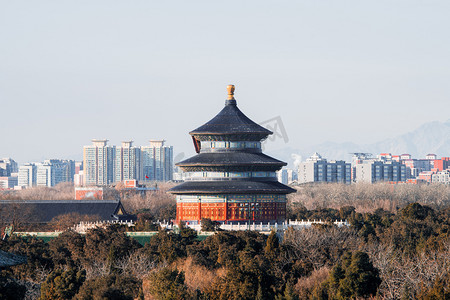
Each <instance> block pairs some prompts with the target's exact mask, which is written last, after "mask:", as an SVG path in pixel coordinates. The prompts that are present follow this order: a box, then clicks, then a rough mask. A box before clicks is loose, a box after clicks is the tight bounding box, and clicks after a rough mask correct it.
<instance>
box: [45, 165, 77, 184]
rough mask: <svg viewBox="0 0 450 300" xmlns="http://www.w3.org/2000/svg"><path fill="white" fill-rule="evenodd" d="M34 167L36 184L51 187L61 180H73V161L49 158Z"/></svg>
mask: <svg viewBox="0 0 450 300" xmlns="http://www.w3.org/2000/svg"><path fill="white" fill-rule="evenodd" d="M36 168H37V170H36V174H37V175H36V185H37V186H48V187H52V186H55V185H57V184H59V183H61V182H73V177H74V172H75V161H73V160H62V159H49V160H45V161H44V162H43V163H42V164H37V165H36Z"/></svg>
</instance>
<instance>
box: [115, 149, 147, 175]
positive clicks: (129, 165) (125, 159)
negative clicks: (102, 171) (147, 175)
mask: <svg viewBox="0 0 450 300" xmlns="http://www.w3.org/2000/svg"><path fill="white" fill-rule="evenodd" d="M115 173H116V182H117V181H123V180H132V179H136V180H141V178H142V160H141V149H139V148H137V147H133V141H125V142H122V147H119V148H116V169H115Z"/></svg>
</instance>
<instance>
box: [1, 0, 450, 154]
mask: <svg viewBox="0 0 450 300" xmlns="http://www.w3.org/2000/svg"><path fill="white" fill-rule="evenodd" d="M448 8H450V4H449V3H448V2H446V1H432V2H427V3H426V4H424V3H423V2H421V1H408V2H394V3H393V2H391V1H377V2H360V1H343V2H341V1H340V2H332V1H323V2H317V1H314V2H307V1H291V2H289V1H286V2H282V3H276V4H274V3H272V2H268V1H248V2H245V3H241V2H238V1H235V2H233V1H232V2H230V3H229V4H228V5H226V6H224V5H219V4H217V3H204V2H194V3H185V2H182V1H178V2H176V3H175V4H174V3H170V4H169V3H147V2H146V1H137V2H134V3H133V4H129V3H121V2H114V3H111V2H109V1H108V2H107V1H96V2H95V3H92V2H76V3H75V2H54V1H39V3H33V2H29V3H25V2H20V3H19V2H6V1H3V2H2V10H1V11H0V38H1V39H2V44H3V46H2V47H1V48H0V98H1V99H2V110H3V111H5V112H8V113H5V114H3V115H2V124H4V125H5V126H3V127H2V129H0V135H1V136H2V142H1V153H0V156H2V157H3V156H5V157H14V158H15V159H16V160H17V161H18V162H20V163H23V162H25V161H37V160H42V159H44V158H49V157H55V158H62V157H67V158H74V157H73V156H74V155H79V154H78V152H77V151H74V150H73V149H78V147H79V146H80V145H84V144H86V143H87V142H88V141H89V140H90V138H91V137H97V138H103V137H108V138H109V139H110V140H111V142H112V143H115V144H118V143H119V142H120V141H122V140H126V139H133V140H134V141H135V142H136V143H137V144H144V143H145V141H147V140H148V139H149V138H158V139H161V138H164V139H166V140H167V141H168V142H169V143H170V144H171V145H173V146H174V149H176V153H181V152H184V153H185V154H186V156H189V155H191V154H193V153H192V150H191V143H190V140H189V137H188V136H186V135H185V134H183V133H182V132H180V131H177V130H174V129H173V128H174V127H176V124H178V123H180V122H183V126H184V127H186V128H194V127H195V124H197V123H199V122H206V121H208V120H200V119H198V118H199V117H198V116H201V115H205V116H206V115H212V114H213V113H214V112H215V111H217V109H218V108H219V107H221V105H222V104H223V101H224V100H225V98H224V97H223V92H224V86H226V85H227V84H235V85H236V87H237V89H236V99H237V100H238V101H239V103H240V105H241V107H242V109H243V110H245V111H249V112H251V113H250V115H249V117H251V118H252V119H253V120H255V121H256V122H258V123H259V122H264V121H266V120H269V119H272V118H274V117H278V116H280V117H281V118H282V120H283V123H284V126H285V128H286V130H287V132H288V133H289V146H290V147H292V148H296V147H299V146H303V145H314V144H318V143H321V142H325V141H352V142H355V143H369V142H370V141H378V140H382V139H384V138H389V137H393V136H396V135H398V134H400V133H404V132H407V131H409V130H412V129H413V128H417V127H418V126H419V125H420V124H424V123H427V122H429V121H435V120H437V121H445V120H448V119H449V115H448V112H447V109H445V108H446V107H448V104H447V103H448V92H449V91H448V88H447V85H446V82H448V78H449V77H450V73H449V72H450V71H449V70H450V60H449V56H448V53H449V50H450V44H449V42H448V41H447V40H446V39H442V36H445V35H446V31H445V28H448V27H449V25H450V24H449V23H450V20H449V19H448V17H447V14H446V11H448ZM418 20H420V22H418ZM269 102H274V103H276V105H275V106H274V107H273V109H271V110H269V111H268V110H265V109H263V107H264V105H260V103H269ZM205 103H206V105H205ZM193 107H202V108H201V111H198V109H197V110H195V111H193V110H192V108H193ZM380 120H382V121H383V122H380ZM330 124H333V126H332V128H331V130H330ZM131 130H132V131H133V133H132V134H130V131H131ZM62 141H63V142H62ZM30 145H32V149H33V151H30ZM283 145H284V144H283ZM283 145H282V146H283ZM267 147H268V149H267V150H270V147H274V148H280V145H277V144H276V143H274V144H273V145H267ZM176 153H175V154H176Z"/></svg>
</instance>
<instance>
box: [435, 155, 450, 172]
mask: <svg viewBox="0 0 450 300" xmlns="http://www.w3.org/2000/svg"><path fill="white" fill-rule="evenodd" d="M433 167H434V169H436V171H444V170H446V169H449V168H450V157H442V158H441V159H435V160H434V163H433Z"/></svg>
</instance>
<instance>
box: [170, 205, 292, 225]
mask: <svg viewBox="0 0 450 300" xmlns="http://www.w3.org/2000/svg"><path fill="white" fill-rule="evenodd" d="M249 211H250V213H249ZM202 218H206V219H211V220H213V221H219V222H227V221H233V222H234V221H236V222H248V221H252V222H266V221H273V220H280V221H284V220H285V219H286V203H285V202H267V203H250V202H246V203H225V202H221V203H178V204H177V221H200V220H201V219H202Z"/></svg>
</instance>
